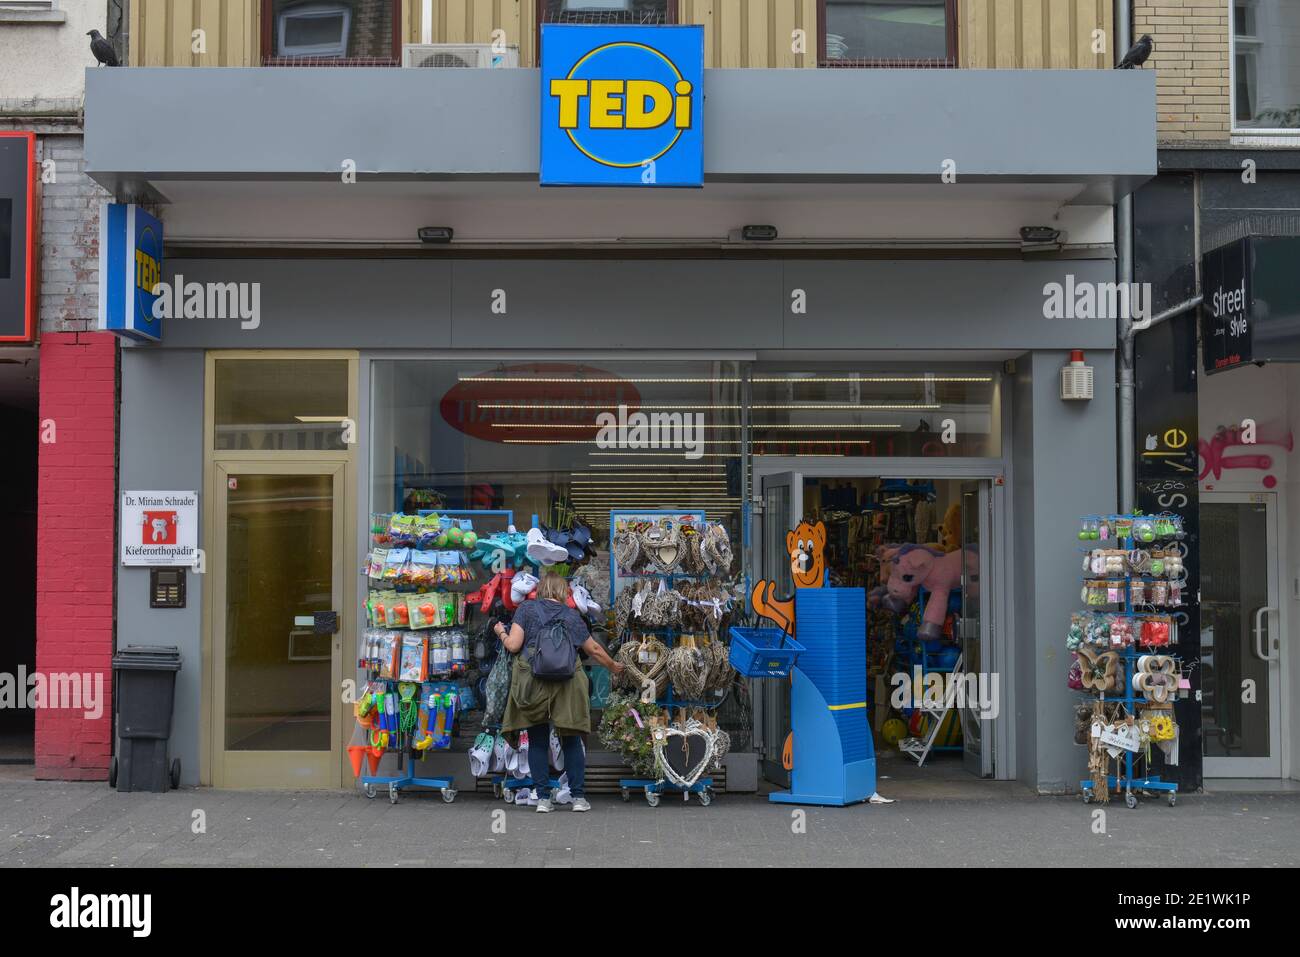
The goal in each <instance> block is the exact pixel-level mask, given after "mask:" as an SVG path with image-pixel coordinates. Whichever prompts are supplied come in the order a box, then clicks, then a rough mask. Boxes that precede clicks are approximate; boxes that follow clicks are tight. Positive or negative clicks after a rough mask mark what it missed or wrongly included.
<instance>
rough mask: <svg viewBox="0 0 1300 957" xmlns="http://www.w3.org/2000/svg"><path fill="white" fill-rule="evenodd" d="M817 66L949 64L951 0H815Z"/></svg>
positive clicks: (953, 61)
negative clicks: (818, 44)
mask: <svg viewBox="0 0 1300 957" xmlns="http://www.w3.org/2000/svg"><path fill="white" fill-rule="evenodd" d="M817 14H818V25H819V27H820V41H821V51H820V56H819V60H820V62H821V65H822V66H831V67H837V66H838V67H955V66H956V65H957V2H956V0H913V2H911V3H898V2H894V0H818V2H817Z"/></svg>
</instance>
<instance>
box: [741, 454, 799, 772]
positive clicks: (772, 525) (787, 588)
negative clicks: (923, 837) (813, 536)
mask: <svg viewBox="0 0 1300 957" xmlns="http://www.w3.org/2000/svg"><path fill="white" fill-rule="evenodd" d="M761 482H762V485H761V490H762V496H763V498H762V501H763V520H762V522H760V523H759V528H760V530H761V531H760V535H759V541H758V542H757V546H758V547H757V548H756V549H755V550H754V551H755V554H756V555H758V556H759V567H758V569H757V570H756V574H755V575H754V580H755V581H757V580H759V579H766V580H767V581H774V582H776V588H775V590H774V594H776V595H779V596H781V597H782V598H787V597H789V596H790V595H791V594H793V593H794V579H793V578H792V577H791V576H790V554H789V552H788V551H787V549H786V544H785V536H786V533H787V532H789V531H790V529H792V528H794V527H795V526H796V525H798V524H799V522H800V521H802V520H803V476H802V475H801V474H799V473H798V472H781V473H779V474H776V475H767V476H763V478H762V479H761ZM760 624H770V622H760ZM758 684H759V688H758V690H757V693H755V694H754V695H752V700H753V701H754V702H755V706H756V708H755V710H756V711H757V714H756V715H755V726H756V727H757V728H758V729H759V738H760V740H759V741H758V746H759V754H760V755H761V758H760V760H761V761H762V765H763V766H762V771H763V777H764V778H765V779H766V780H768V781H771V782H772V783H773V784H777V785H780V786H781V787H789V786H790V772H789V770H787V769H786V767H785V761H784V757H783V753H784V751H785V743H786V738H787V737H789V735H790V682H789V681H788V680H783V679H780V678H763V679H759V680H758Z"/></svg>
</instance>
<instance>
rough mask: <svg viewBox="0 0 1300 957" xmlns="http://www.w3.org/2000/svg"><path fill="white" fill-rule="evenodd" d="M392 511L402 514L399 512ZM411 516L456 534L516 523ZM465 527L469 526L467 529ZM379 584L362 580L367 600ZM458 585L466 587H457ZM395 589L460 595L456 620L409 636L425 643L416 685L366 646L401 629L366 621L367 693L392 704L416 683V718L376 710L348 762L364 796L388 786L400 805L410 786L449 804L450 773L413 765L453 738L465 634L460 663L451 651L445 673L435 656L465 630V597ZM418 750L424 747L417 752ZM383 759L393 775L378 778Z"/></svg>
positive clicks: (457, 515)
mask: <svg viewBox="0 0 1300 957" xmlns="http://www.w3.org/2000/svg"><path fill="white" fill-rule="evenodd" d="M392 514H396V515H401V514H402V513H392ZM411 514H412V516H413V517H414V518H417V519H424V518H426V517H427V516H430V515H436V516H438V517H439V518H441V519H444V520H448V521H450V522H451V523H452V525H454V526H455V527H456V528H458V529H460V530H461V532H462V533H464V532H465V531H474V532H475V534H476V535H477V534H479V533H480V532H481V533H483V534H487V533H488V530H487V529H486V528H484V527H482V525H483V524H486V525H491V526H496V525H504V527H507V528H508V527H509V526H510V525H511V523H512V521H513V513H511V512H509V511H501V510H493V511H480V510H462V509H456V510H450V509H444V510H432V509H420V510H419V511H418V512H416V513H411ZM378 517H379V516H373V517H372V525H371V529H372V541H371V546H372V551H373V549H374V548H377V547H379V546H378V545H377V544H376V541H375V540H374V539H373V536H374V534H375V524H374V523H375V519H376V518H378ZM467 525H468V526H471V527H469V528H466V526H467ZM444 527H446V528H449V527H451V526H448V525H444ZM494 530H495V529H494ZM440 551H442V552H449V551H455V552H456V553H457V554H458V555H460V556H461V557H460V559H458V563H459V564H466V563H467V561H468V559H467V557H466V556H465V555H464V553H463V552H461V551H460V550H459V549H441V550H440ZM376 581H377V579H375V578H374V577H373V576H370V575H368V576H367V585H368V590H369V596H368V597H369V598H370V599H373V598H374V597H375V596H376V594H377V593H382V592H383V591H386V590H388V589H386V588H385V585H384V581H383V579H379V580H378V582H379V583H378V584H376ZM462 584H467V583H465V582H462ZM394 590H396V591H397V592H398V594H399V595H402V594H405V595H407V596H409V597H414V596H416V595H419V596H421V597H424V596H428V597H430V598H435V596H437V598H438V600H439V601H440V602H445V600H446V599H445V598H443V597H442V596H447V595H453V594H456V595H458V597H457V598H456V599H455V600H454V601H453V602H452V607H454V608H455V609H457V612H458V613H457V615H456V616H455V620H454V621H452V622H449V623H445V624H442V625H439V626H432V627H429V626H426V627H422V628H418V629H414V630H411V631H410V632H409V634H411V635H414V634H422V635H423V637H422V638H421V642H422V643H423V648H422V655H423V659H424V662H425V664H424V666H423V667H422V672H423V673H422V674H420V675H418V676H416V677H418V680H415V678H414V677H411V676H407V677H405V678H404V677H403V676H402V675H400V674H399V675H397V676H396V677H392V676H386V675H385V674H384V669H383V667H382V666H381V665H379V664H378V662H377V659H376V658H375V657H372V656H371V645H370V642H371V639H372V636H373V635H375V634H376V633H380V632H386V631H391V632H392V633H396V634H400V633H401V628H400V627H396V628H393V629H388V628H384V629H379V628H377V627H375V626H374V623H373V622H370V623H369V624H370V627H368V628H367V630H366V646H365V647H364V648H359V649H358V662H357V665H358V668H359V670H360V671H361V672H362V673H363V674H364V675H365V681H366V689H367V690H366V693H367V695H370V694H372V693H378V694H380V695H382V696H383V700H384V701H385V702H387V701H388V700H396V699H397V698H398V697H399V695H400V690H399V689H400V688H401V687H402V686H404V685H405V686H407V687H409V686H411V685H415V686H416V688H417V689H418V690H417V692H416V693H415V694H414V695H413V696H412V700H413V701H414V705H413V707H414V708H415V715H414V718H413V720H412V719H411V717H410V707H409V706H408V720H407V722H405V724H403V722H402V721H401V719H400V717H399V716H398V715H396V714H394V713H387V714H378V713H376V714H375V715H374V716H373V717H371V719H370V720H371V724H372V726H370V727H368V726H367V725H365V724H362V730H363V732H364V737H365V744H364V745H351V746H350V748H349V750H350V751H353V752H354V756H353V761H354V771H355V772H356V778H357V783H358V784H359V785H360V787H361V790H362V793H364V794H365V796H366V797H367V798H371V799H373V798H375V797H376V796H377V795H378V793H379V789H380V788H385V789H387V792H388V799H389V801H390V802H391V803H393V804H396V803H397V801H398V798H399V795H400V793H401V792H402V791H403V790H406V789H408V788H413V787H415V788H426V789H430V790H436V791H438V792H439V793H440V794H441V795H442V799H443V800H444V801H445V802H447V803H448V804H450V803H451V802H452V801H454V800H455V799H456V794H457V790H456V787H455V779H454V778H452V777H449V776H425V775H421V774H420V773H419V771H418V770H417V767H416V765H417V763H418V762H417V760H416V758H417V757H423V756H424V755H425V754H427V753H429V752H430V751H447V750H450V748H451V744H452V741H453V739H454V737H455V727H456V716H457V713H458V712H459V710H460V704H461V699H460V694H459V691H458V688H457V686H456V682H455V680H454V679H455V677H456V676H457V674H458V670H457V666H458V665H459V666H460V668H461V670H462V671H463V669H464V668H465V667H467V665H468V660H469V656H468V635H467V634H463V640H464V641H465V644H466V648H465V652H464V654H463V656H462V658H456V657H455V656H454V655H453V654H450V653H449V655H448V663H447V667H446V668H440V667H439V666H438V663H437V662H436V661H435V660H434V659H435V651H436V650H437V649H441V648H443V647H448V646H449V645H451V643H452V642H451V636H452V635H453V634H454V633H455V630H457V629H463V628H464V627H465V624H466V622H467V621H468V617H469V615H470V614H471V612H470V610H469V609H468V608H467V607H465V606H464V604H463V600H464V599H463V595H459V591H460V590H463V589H455V588H451V587H445V585H444V584H438V585H436V586H435V587H431V588H430V587H423V588H416V589H414V590H412V591H407V592H403V591H402V590H401V588H400V586H396V585H395V589H394ZM461 609H463V615H462V614H460V613H459V612H460V610H461ZM438 633H441V634H438ZM435 635H437V637H438V639H439V643H438V644H437V645H433V640H434V637H435ZM443 637H446V638H447V640H448V644H447V645H443V644H442V643H441V640H442V638H443ZM401 658H402V646H401V645H399V646H398V649H397V662H398V663H399V668H400V662H401ZM390 660H391V659H390ZM390 670H391V669H390ZM376 711H378V709H376ZM367 713H368V712H367ZM360 719H361V714H360V713H359V714H358V721H359V722H360ZM439 720H442V721H443V722H444V724H443V726H442V728H441V730H439V729H438V728H437V722H438V721H439ZM373 725H378V727H374V726H373ZM435 733H436V735H435ZM427 737H435V740H434V741H433V742H432V743H429V744H426V743H425V738H427ZM444 742H445V743H444ZM417 745H424V746H423V747H419V746H417ZM358 749H359V750H358ZM387 755H395V756H396V759H397V767H396V770H395V772H394V773H392V774H380V773H378V765H379V762H380V761H381V760H383V758H384V757H385V756H387ZM363 763H368V764H369V766H370V773H368V774H365V773H361V765H362V764H363Z"/></svg>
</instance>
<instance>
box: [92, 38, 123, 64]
mask: <svg viewBox="0 0 1300 957" xmlns="http://www.w3.org/2000/svg"><path fill="white" fill-rule="evenodd" d="M86 36H88V37H90V52H91V53H93V54H95V59H96V60H98V61H99V65H100V66H121V65H122V64H121V63H119V62H118V59H117V54H116V53H115V52H114V51H113V44H111V43H109V42H108V41H107V40H105V39H104V37H103V35H102V34H101V33H100V32H99V31H98V30H91V31H90V32H89V33H87V34H86Z"/></svg>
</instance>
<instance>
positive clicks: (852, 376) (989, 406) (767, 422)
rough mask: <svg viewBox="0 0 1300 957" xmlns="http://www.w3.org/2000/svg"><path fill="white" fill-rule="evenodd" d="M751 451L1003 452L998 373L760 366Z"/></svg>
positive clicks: (754, 377) (891, 454) (863, 453)
mask: <svg viewBox="0 0 1300 957" xmlns="http://www.w3.org/2000/svg"><path fill="white" fill-rule="evenodd" d="M752 383H753V385H752V393H751V395H752V399H751V402H752V404H751V412H750V415H751V422H752V442H753V454H754V455H800V456H804V455H807V456H815V455H835V456H889V457H899V456H958V455H959V456H971V457H983V458H988V457H997V456H998V455H1001V452H1002V444H1001V434H1000V433H1001V414H1000V410H999V401H998V396H999V393H998V377H997V375H996V373H993V372H981V371H968V370H963V371H954V372H931V371H915V372H914V371H908V370H904V369H891V368H889V367H880V368H877V369H876V370H874V371H864V370H862V369H861V368H857V369H835V368H819V369H817V370H815V371H809V370H807V369H804V370H799V369H792V368H791V367H789V366H770V365H758V366H756V367H755V368H754V371H753V374H752Z"/></svg>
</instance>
